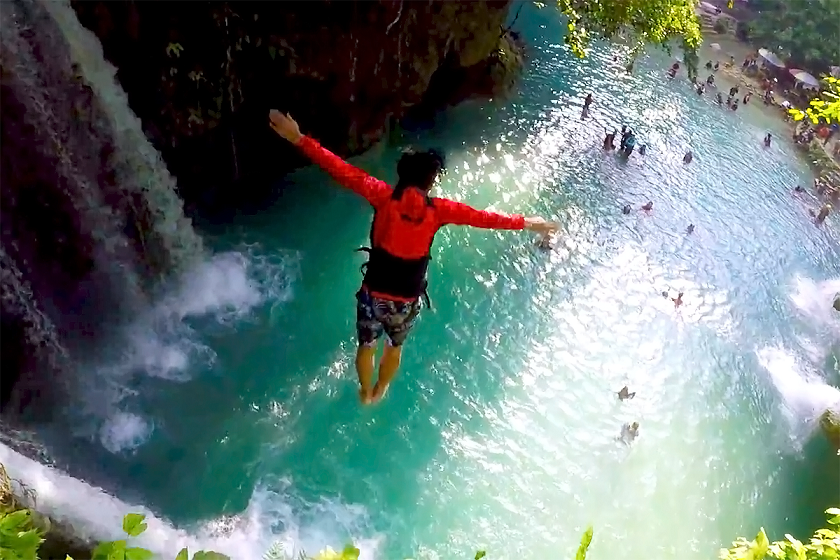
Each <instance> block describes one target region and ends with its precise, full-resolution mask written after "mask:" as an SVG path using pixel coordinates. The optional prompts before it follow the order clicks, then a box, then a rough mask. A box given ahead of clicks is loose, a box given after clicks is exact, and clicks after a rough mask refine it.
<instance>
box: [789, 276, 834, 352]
mask: <svg viewBox="0 0 840 560" xmlns="http://www.w3.org/2000/svg"><path fill="white" fill-rule="evenodd" d="M838 293H840V278H831V279H828V280H823V281H816V280H813V279H811V278H807V277H803V276H797V277H796V279H795V280H794V292H793V293H792V294H791V295H790V299H791V301H792V302H793V304H794V305H795V306H796V308H797V309H798V310H799V311H800V312H801V313H802V314H803V315H804V316H805V317H807V318H808V319H809V320H810V322H811V324H812V325H813V326H816V327H823V328H826V329H828V330H829V331H831V333H832V334H834V335H835V338H836V339H837V340H840V313H839V312H837V310H836V309H834V307H833V304H834V298H835V297H836V296H837V294H838Z"/></svg>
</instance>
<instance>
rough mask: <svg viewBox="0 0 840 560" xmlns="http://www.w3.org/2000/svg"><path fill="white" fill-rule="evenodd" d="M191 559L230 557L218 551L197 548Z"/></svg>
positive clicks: (228, 559) (213, 559) (224, 559)
mask: <svg viewBox="0 0 840 560" xmlns="http://www.w3.org/2000/svg"><path fill="white" fill-rule="evenodd" d="M193 560H230V557H228V556H225V555H224V554H221V553H219V552H212V551H207V550H199V551H198V552H196V553H195V554H194V555H193Z"/></svg>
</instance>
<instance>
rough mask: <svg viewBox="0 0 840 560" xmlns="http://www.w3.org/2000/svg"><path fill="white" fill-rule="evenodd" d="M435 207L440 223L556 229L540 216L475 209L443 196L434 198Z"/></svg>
mask: <svg viewBox="0 0 840 560" xmlns="http://www.w3.org/2000/svg"><path fill="white" fill-rule="evenodd" d="M435 209H436V210H437V212H438V219H439V220H440V222H441V225H446V224H452V225H460V226H472V227H477V228H484V229H515V230H522V229H529V230H533V231H536V232H539V233H542V234H551V233H554V232H555V231H557V224H555V223H552V222H547V221H545V220H544V219H542V218H526V217H524V216H520V215H518V214H514V215H510V216H509V215H507V214H499V213H498V212H490V211H488V210H477V209H475V208H473V207H472V206H469V205H467V204H463V203H461V202H455V201H454V200H447V199H445V198H436V199H435Z"/></svg>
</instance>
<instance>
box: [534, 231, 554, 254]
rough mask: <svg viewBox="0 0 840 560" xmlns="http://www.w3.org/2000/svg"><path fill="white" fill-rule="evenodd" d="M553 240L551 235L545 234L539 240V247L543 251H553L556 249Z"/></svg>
mask: <svg viewBox="0 0 840 560" xmlns="http://www.w3.org/2000/svg"><path fill="white" fill-rule="evenodd" d="M552 240H553V239H552V236H551V234H550V233H546V234H543V236H542V237H540V238H539V239H538V240H537V247H539V248H540V249H542V250H543V251H551V250H552V249H554V245H553V244H552Z"/></svg>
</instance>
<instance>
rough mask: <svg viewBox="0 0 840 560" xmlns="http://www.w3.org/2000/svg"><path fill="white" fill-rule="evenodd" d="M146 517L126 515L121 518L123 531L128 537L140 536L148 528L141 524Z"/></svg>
mask: <svg viewBox="0 0 840 560" xmlns="http://www.w3.org/2000/svg"><path fill="white" fill-rule="evenodd" d="M145 519H146V516H145V515H142V514H140V513H127V514H126V516H125V517H123V523H122V527H123V531H125V533H126V534H127V535H128V536H129V537H136V536H137V535H140V534H142V533H143V531H145V530H146V529H147V528H148V525H146V524H145V523H143V521H145Z"/></svg>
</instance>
